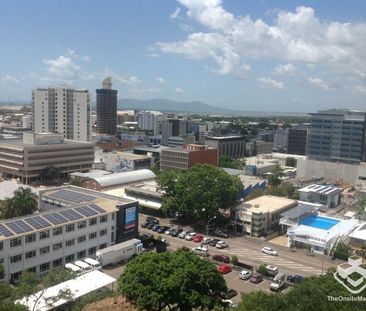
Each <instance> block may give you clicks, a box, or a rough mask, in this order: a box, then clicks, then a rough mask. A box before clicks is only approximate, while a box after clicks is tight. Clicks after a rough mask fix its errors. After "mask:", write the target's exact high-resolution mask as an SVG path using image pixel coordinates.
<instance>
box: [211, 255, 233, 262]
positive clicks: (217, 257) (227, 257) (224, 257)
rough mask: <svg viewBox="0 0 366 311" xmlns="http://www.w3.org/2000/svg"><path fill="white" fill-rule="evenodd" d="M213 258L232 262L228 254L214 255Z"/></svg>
mask: <svg viewBox="0 0 366 311" xmlns="http://www.w3.org/2000/svg"><path fill="white" fill-rule="evenodd" d="M212 259H213V260H216V261H220V262H224V263H230V258H229V256H226V255H213V256H212Z"/></svg>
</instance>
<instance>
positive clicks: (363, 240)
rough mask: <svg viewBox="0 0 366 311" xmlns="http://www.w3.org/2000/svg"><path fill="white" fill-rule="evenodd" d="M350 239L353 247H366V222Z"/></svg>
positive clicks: (360, 225)
mask: <svg viewBox="0 0 366 311" xmlns="http://www.w3.org/2000/svg"><path fill="white" fill-rule="evenodd" d="M349 238H350V244H351V246H352V247H354V248H362V247H366V222H363V223H361V224H359V225H358V226H357V228H356V229H355V230H354V231H353V232H352V233H351V234H350V235H349Z"/></svg>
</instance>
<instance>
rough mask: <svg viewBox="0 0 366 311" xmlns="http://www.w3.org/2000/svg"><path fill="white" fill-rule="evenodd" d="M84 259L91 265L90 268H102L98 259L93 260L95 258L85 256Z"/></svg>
mask: <svg viewBox="0 0 366 311" xmlns="http://www.w3.org/2000/svg"><path fill="white" fill-rule="evenodd" d="M84 261H85V262H86V263H87V264H88V265H90V266H92V268H93V269H94V270H102V265H101V264H100V263H99V261H98V260H95V259H93V258H85V259H84Z"/></svg>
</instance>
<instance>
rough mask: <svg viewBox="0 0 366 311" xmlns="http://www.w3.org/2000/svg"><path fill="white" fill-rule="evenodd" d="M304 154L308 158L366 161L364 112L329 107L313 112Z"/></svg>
mask: <svg viewBox="0 0 366 311" xmlns="http://www.w3.org/2000/svg"><path fill="white" fill-rule="evenodd" d="M310 115H311V125H310V128H309V132H308V140H307V148H306V155H307V156H308V157H309V158H310V159H316V160H325V161H340V162H348V163H359V162H364V161H365V124H366V117H365V116H366V113H365V112H360V111H354V110H344V109H332V110H327V111H319V112H318V113H312V114H310Z"/></svg>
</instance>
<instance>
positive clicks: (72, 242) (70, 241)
mask: <svg viewBox="0 0 366 311" xmlns="http://www.w3.org/2000/svg"><path fill="white" fill-rule="evenodd" d="M65 244H66V247H68V246H72V245H74V244H75V239H71V240H68V241H66V243H65Z"/></svg>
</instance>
